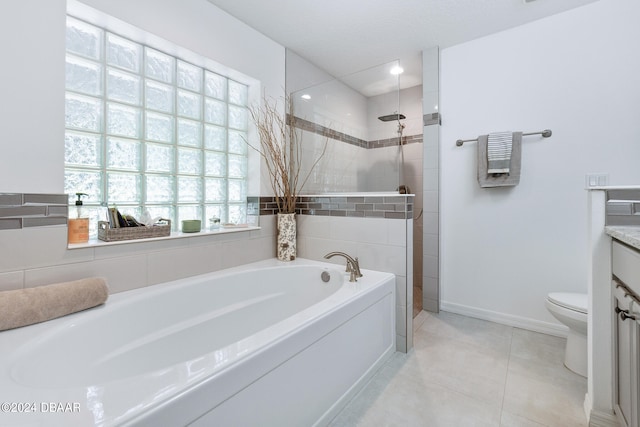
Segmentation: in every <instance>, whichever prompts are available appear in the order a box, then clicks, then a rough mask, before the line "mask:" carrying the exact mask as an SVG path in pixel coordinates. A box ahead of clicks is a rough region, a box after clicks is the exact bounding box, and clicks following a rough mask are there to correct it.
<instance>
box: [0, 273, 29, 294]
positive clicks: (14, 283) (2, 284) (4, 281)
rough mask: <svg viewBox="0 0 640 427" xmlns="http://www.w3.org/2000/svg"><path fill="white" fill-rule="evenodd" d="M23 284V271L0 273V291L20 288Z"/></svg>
mask: <svg viewBox="0 0 640 427" xmlns="http://www.w3.org/2000/svg"><path fill="white" fill-rule="evenodd" d="M23 286H24V272H22V271H10V272H8V273H0V292H2V291H12V290H16V289H22V287H23Z"/></svg>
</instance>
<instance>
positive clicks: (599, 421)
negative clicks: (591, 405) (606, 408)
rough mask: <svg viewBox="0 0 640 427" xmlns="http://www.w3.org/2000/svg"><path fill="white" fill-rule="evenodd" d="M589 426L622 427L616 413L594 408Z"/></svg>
mask: <svg viewBox="0 0 640 427" xmlns="http://www.w3.org/2000/svg"><path fill="white" fill-rule="evenodd" d="M589 427H620V423H619V422H618V417H616V416H615V415H614V414H608V413H606V412H599V411H594V410H592V411H591V416H590V417H589Z"/></svg>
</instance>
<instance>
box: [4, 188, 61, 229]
mask: <svg viewBox="0 0 640 427" xmlns="http://www.w3.org/2000/svg"><path fill="white" fill-rule="evenodd" d="M68 200H69V199H68V196H67V195H66V194H31V193H26V194H23V193H0V230H16V229H21V228H26V227H44V226H50V225H65V224H66V223H67V212H68V208H67V203H68Z"/></svg>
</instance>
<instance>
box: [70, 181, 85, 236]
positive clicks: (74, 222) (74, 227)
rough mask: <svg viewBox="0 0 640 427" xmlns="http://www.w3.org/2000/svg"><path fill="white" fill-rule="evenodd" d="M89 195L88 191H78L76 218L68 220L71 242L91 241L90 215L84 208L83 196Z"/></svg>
mask: <svg viewBox="0 0 640 427" xmlns="http://www.w3.org/2000/svg"><path fill="white" fill-rule="evenodd" d="M83 196H88V194H86V193H76V197H77V198H78V200H76V212H75V218H71V215H70V218H69V221H68V223H69V224H68V241H69V243H87V242H88V241H89V217H88V216H87V215H86V213H85V212H84V209H83V208H82V197H83Z"/></svg>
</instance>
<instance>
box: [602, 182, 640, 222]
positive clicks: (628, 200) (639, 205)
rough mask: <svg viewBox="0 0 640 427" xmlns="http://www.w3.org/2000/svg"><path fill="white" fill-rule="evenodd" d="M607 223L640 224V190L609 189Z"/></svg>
mask: <svg viewBox="0 0 640 427" xmlns="http://www.w3.org/2000/svg"><path fill="white" fill-rule="evenodd" d="M606 206H607V207H606V213H607V225H640V190H637V189H633V190H632V189H630V190H607V205H606Z"/></svg>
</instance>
